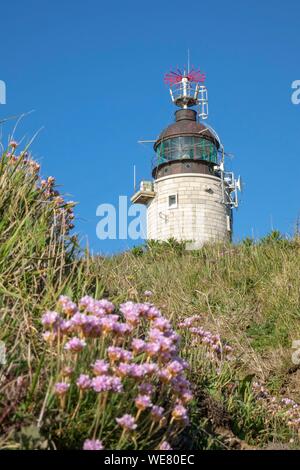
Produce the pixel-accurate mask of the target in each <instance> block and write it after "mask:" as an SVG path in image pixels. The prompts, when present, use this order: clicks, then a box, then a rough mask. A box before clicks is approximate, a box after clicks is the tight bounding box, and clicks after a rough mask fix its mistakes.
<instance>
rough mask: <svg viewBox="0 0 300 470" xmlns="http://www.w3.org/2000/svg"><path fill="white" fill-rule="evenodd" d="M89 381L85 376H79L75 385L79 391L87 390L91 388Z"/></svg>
mask: <svg viewBox="0 0 300 470" xmlns="http://www.w3.org/2000/svg"><path fill="white" fill-rule="evenodd" d="M91 383H92V381H91V379H90V378H89V376H88V375H86V374H80V376H79V377H78V379H77V381H76V385H77V387H78V388H79V389H80V390H87V389H89V388H91Z"/></svg>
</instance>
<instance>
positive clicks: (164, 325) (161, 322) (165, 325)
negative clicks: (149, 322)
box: [153, 317, 171, 331]
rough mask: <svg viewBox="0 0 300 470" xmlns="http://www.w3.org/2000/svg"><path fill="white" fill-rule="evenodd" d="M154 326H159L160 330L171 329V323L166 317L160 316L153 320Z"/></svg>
mask: <svg viewBox="0 0 300 470" xmlns="http://www.w3.org/2000/svg"><path fill="white" fill-rule="evenodd" d="M153 328H157V329H158V330H160V331H168V330H170V329H171V323H170V322H169V320H167V319H166V318H164V317H159V318H156V319H155V320H154V321H153Z"/></svg>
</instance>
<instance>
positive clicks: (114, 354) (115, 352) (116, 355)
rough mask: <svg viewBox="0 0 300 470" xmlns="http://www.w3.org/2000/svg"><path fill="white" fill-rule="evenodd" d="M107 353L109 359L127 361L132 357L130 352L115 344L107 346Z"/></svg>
mask: <svg viewBox="0 0 300 470" xmlns="http://www.w3.org/2000/svg"><path fill="white" fill-rule="evenodd" d="M107 354H108V357H109V359H110V360H111V361H113V362H114V361H124V362H128V361H130V360H131V359H132V357H133V356H132V352H130V351H127V350H126V349H123V348H118V347H115V346H110V347H109V348H107Z"/></svg>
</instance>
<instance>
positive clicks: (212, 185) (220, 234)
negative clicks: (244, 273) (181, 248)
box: [147, 173, 231, 249]
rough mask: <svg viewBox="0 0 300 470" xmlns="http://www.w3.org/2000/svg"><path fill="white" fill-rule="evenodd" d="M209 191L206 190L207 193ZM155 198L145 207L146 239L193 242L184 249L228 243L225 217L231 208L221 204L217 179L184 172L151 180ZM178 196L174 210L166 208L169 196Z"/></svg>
mask: <svg viewBox="0 0 300 470" xmlns="http://www.w3.org/2000/svg"><path fill="white" fill-rule="evenodd" d="M208 190H209V191H208ZM154 191H155V192H156V195H155V197H154V199H152V200H151V202H150V203H149V204H148V208H147V238H148V239H153V240H168V239H169V238H172V237H173V238H175V239H177V240H179V241H182V240H188V241H192V243H191V244H188V245H187V248H190V249H193V248H199V247H201V246H202V245H203V243H206V242H211V241H229V240H230V239H231V232H230V231H229V230H228V222H227V216H228V215H230V213H231V209H229V207H228V206H225V205H224V204H222V202H221V201H222V186H221V181H220V179H219V178H217V177H215V176H211V175H202V174H195V173H183V174H179V175H170V176H164V177H163V178H159V179H157V180H156V181H154ZM172 194H177V207H176V208H172V209H171V208H169V207H168V206H169V196H170V195H172Z"/></svg>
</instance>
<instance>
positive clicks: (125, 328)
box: [113, 322, 133, 336]
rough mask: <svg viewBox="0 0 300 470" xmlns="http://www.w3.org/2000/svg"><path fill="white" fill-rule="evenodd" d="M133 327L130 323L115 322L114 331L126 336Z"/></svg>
mask: <svg viewBox="0 0 300 470" xmlns="http://www.w3.org/2000/svg"><path fill="white" fill-rule="evenodd" d="M132 329H133V327H132V325H128V324H127V323H117V322H116V323H115V324H114V329H113V331H114V333H116V334H117V335H120V336H124V335H126V334H127V333H130V332H131V331H132Z"/></svg>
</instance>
